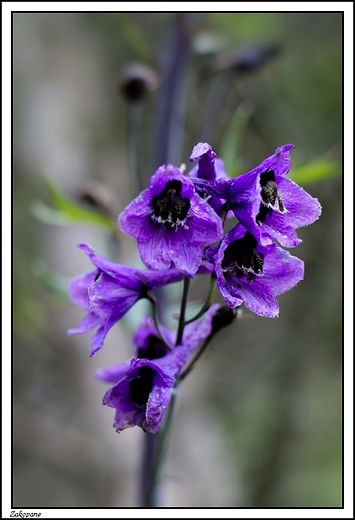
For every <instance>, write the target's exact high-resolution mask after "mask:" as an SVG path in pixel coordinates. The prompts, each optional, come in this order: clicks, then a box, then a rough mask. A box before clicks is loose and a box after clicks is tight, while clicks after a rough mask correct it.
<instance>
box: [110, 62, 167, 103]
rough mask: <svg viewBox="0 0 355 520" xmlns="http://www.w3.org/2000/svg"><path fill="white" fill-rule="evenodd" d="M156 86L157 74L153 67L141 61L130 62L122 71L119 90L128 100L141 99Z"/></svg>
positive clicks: (136, 100)
mask: <svg viewBox="0 0 355 520" xmlns="http://www.w3.org/2000/svg"><path fill="white" fill-rule="evenodd" d="M157 86H158V76H157V74H156V73H155V72H154V70H153V69H151V68H150V67H147V66H146V65H143V64H141V63H131V64H130V65H128V66H127V67H126V68H125V69H124V70H123V72H122V75H121V78H120V82H119V90H120V91H121V93H122V94H123V96H124V97H125V98H126V99H127V101H128V102H130V103H131V102H132V103H134V102H138V101H142V100H143V99H144V98H145V97H146V95H147V94H148V93H149V92H152V91H153V90H155V89H156V88H157Z"/></svg>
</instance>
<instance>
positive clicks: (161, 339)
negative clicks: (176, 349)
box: [147, 294, 172, 350]
mask: <svg viewBox="0 0 355 520" xmlns="http://www.w3.org/2000/svg"><path fill="white" fill-rule="evenodd" d="M147 298H148V300H149V301H150V303H151V304H152V310H153V313H152V314H153V321H154V326H155V329H156V331H157V335H158V338H159V339H160V341H162V343H164V345H165V346H166V348H167V349H168V350H172V347H171V346H170V345H168V344H167V343H166V341H165V339H164V338H163V335H162V333H161V332H160V328H159V322H158V309H157V302H156V301H155V299H154V297H153V296H152V295H151V294H148V295H147Z"/></svg>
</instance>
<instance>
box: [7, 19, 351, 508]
mask: <svg viewBox="0 0 355 520" xmlns="http://www.w3.org/2000/svg"><path fill="white" fill-rule="evenodd" d="M174 17H175V14H174V13H16V14H14V17H13V79H14V84H13V86H14V141H13V142H14V171H13V173H14V175H13V187H14V220H13V223H14V250H13V251H14V274H15V277H14V356H13V360H14V363H13V369H14V379H13V381H14V385H13V398H14V403H13V417H14V418H13V435H14V445H13V447H14V458H13V463H14V465H13V506H14V507H21V508H26V507H36V508H40V507H65V506H67V507H93V506H107V507H135V506H136V504H137V482H138V475H139V463H140V455H141V446H142V438H143V436H144V433H143V432H142V431H141V430H139V429H138V428H137V429H131V430H126V431H124V432H123V433H121V434H120V435H117V433H115V431H114V429H113V428H112V421H113V410H111V409H109V408H106V407H103V406H102V405H101V399H102V395H103V393H104V391H105V386H104V385H103V384H102V383H100V382H97V381H95V380H94V379H93V377H92V373H93V371H94V370H95V369H97V368H99V367H102V366H105V365H106V364H109V363H113V362H119V361H123V360H124V359H125V358H126V357H127V356H129V355H130V349H131V344H130V337H131V333H132V330H134V327H135V325H136V323H137V321H138V319H139V316H140V313H141V312H142V311H143V310H144V305H143V304H141V303H139V304H138V305H137V306H136V307H134V308H133V309H132V311H131V312H130V314H129V316H127V319H124V320H122V322H120V323H119V324H117V325H116V326H115V328H114V330H112V331H111V332H110V333H109V335H108V338H107V341H106V344H105V347H104V349H103V350H102V351H101V352H99V353H98V354H97V355H96V356H95V357H94V358H93V359H90V358H89V350H90V346H89V341H90V335H85V336H71V337H68V336H67V335H66V330H67V329H68V328H71V327H75V326H76V325H77V324H78V322H79V320H80V319H81V318H82V317H83V315H84V313H83V312H82V311H81V310H80V309H77V308H76V307H75V306H74V305H73V304H71V303H70V302H69V301H68V300H67V299H66V298H65V296H63V295H61V294H59V293H57V292H56V291H54V290H51V289H50V288H49V287H48V285H47V286H46V285H45V283H43V281H42V280H41V276H39V273H40V274H41V275H42V278H43V273H44V272H46V269H47V268H48V269H49V270H50V271H51V272H53V273H56V275H57V278H56V280H57V281H58V283H60V282H61V280H62V279H63V284H64V285H66V284H67V281H68V280H69V279H70V277H73V276H77V275H79V274H81V273H82V272H85V271H88V270H90V269H91V266H90V263H89V261H88V260H87V259H86V257H85V255H84V254H83V253H82V252H81V251H79V250H78V249H76V247H75V245H76V244H77V243H79V242H87V243H89V244H90V245H92V247H94V248H95V250H96V251H97V252H101V253H102V254H106V253H107V251H108V248H109V247H110V237H109V236H108V235H107V233H106V232H103V231H102V230H100V229H99V228H94V227H90V226H87V225H79V224H77V225H72V226H50V225H46V224H45V223H43V222H41V221H39V220H38V219H36V218H35V216H34V214H33V210H32V208H33V204H34V202H35V201H39V200H41V201H45V202H46V203H49V202H48V195H47V193H46V191H45V188H44V185H43V181H42V179H43V178H47V179H49V180H51V181H52V182H53V183H55V184H56V185H57V186H58V187H60V188H61V190H63V191H64V192H65V193H66V194H67V195H69V196H70V197H72V198H73V199H76V200H78V198H79V194H80V191H81V190H82V189H83V186H85V185H86V183H87V182H88V181H92V180H96V181H99V182H101V183H103V184H104V185H106V186H108V187H109V191H110V193H111V194H112V196H113V205H114V209H115V211H116V213H117V214H118V213H119V212H120V211H121V210H122V209H123V208H124V207H125V205H126V204H127V203H128V202H129V201H130V200H131V198H132V197H133V196H134V195H135V192H134V184H133V181H134V179H133V178H132V174H131V173H130V169H129V166H130V165H129V159H128V157H129V153H128V144H127V127H128V122H127V114H128V108H127V104H126V101H125V100H124V99H123V98H122V96H120V95H119V93H118V89H117V84H118V78H119V71H120V70H122V68H123V67H124V66H125V65H126V64H127V63H129V62H131V61H140V62H144V63H146V64H148V65H150V66H151V67H153V68H156V67H157V66H158V56H159V53H160V50H161V49H162V48H163V47H164V45H165V42H166V39H167V37H168V35H169V27H170V24H171V23H172V22H173V19H174ZM194 23H195V25H194V33H193V38H192V46H193V52H192V55H191V60H190V65H189V75H188V84H187V88H186V94H187V100H186V101H187V106H188V110H187V116H186V121H185V123H186V130H185V132H184V143H183V154H182V157H181V160H182V161H187V159H188V156H189V154H190V152H191V150H192V148H193V146H194V145H195V144H196V143H197V142H198V141H199V140H200V138H201V135H202V133H201V132H202V130H201V128H202V126H203V121H204V120H205V119H204V118H205V117H206V113H207V111H208V110H210V108H211V104H213V99H214V92H215V91H214V90H213V89H218V88H220V87H219V86H218V84H217V80H215V78H214V77H209V76H208V75H207V76H206V75H205V72H206V70H207V69H208V65H209V64H210V63H211V62H210V59H211V56H212V54H213V53H219V52H221V51H223V50H232V49H234V48H238V49H239V48H240V47H241V46H244V45H247V44H249V45H250V44H253V45H254V44H258V45H263V46H269V45H271V46H274V45H276V46H277V48H278V50H279V52H278V53H277V55H275V56H274V58H273V59H272V60H270V62H267V63H265V64H264V66H262V67H260V70H259V68H258V70H257V71H255V72H254V73H253V74H248V73H246V74H244V73H241V74H237V75H236V74H234V73H233V72H232V73H231V74H230V76H228V81H229V83H228V85H227V86H228V88H227V90H226V97H225V98H224V99H225V102H224V103H223V104H222V105H221V106H220V107H219V109H218V113H217V116H218V119H216V120H215V121H216V123H215V127H214V128H213V132H210V134H211V139H210V140H209V142H210V144H211V145H212V147H213V149H214V150H215V151H216V152H217V154H218V155H220V156H221V157H222V151H223V150H224V149H226V147H225V143H226V139H227V134H228V132H227V130H226V129H227V128H230V126H229V125H230V124H231V120H232V118H231V114H232V115H234V114H235V113H237V111H238V110H239V112H238V114H239V115H240V118H239V119H238V116H237V118H236V121H237V123H236V125H237V126H236V144H235V146H236V149H237V151H238V172H239V173H242V172H243V171H247V170H248V169H250V168H252V167H254V166H256V165H257V164H259V162H260V161H261V160H262V159H263V158H265V157H267V156H268V155H271V154H272V153H273V152H274V150H275V148H276V147H277V146H280V145H282V144H285V143H288V142H291V143H293V144H294V145H295V148H294V150H293V151H292V152H291V154H292V155H291V157H292V161H293V164H295V165H297V164H301V163H306V162H311V161H314V160H317V159H319V158H320V157H324V158H326V159H327V160H328V159H329V160H332V161H340V160H341V147H342V145H341V138H342V136H341V127H342V119H341V115H342V114H341V107H342V98H341V92H342V83H341V78H342V69H341V66H342V15H341V14H340V13H205V14H201V16H199V17H198V19H197V20H196V21H195V22H194ZM206 68H207V69H206ZM159 92H160V90H159V88H158V89H157V90H156V91H155V92H154V93H152V94H151V95H150V96H149V97H148V99H147V101H146V103H145V106H144V107H143V112H142V113H143V127H144V133H143V144H142V146H143V152H142V155H141V157H140V159H141V161H142V163H143V166H144V168H143V170H144V175H145V177H146V179H147V178H148V177H149V176H150V175H151V174H152V173H153V171H151V158H150V155H149V154H150V150H151V146H152V145H151V133H152V131H151V128H152V125H153V124H154V113H155V106H156V105H155V102H156V99H157V96H159ZM238 121H240V122H241V123H240V125H239V126H238ZM205 130H206V129H205ZM209 130H211V128H209ZM145 165H146V166H145ZM338 173H339V175H336V176H333V177H332V178H328V179H326V180H322V181H319V182H313V183H309V184H307V185H304V188H305V189H306V190H307V191H309V192H310V193H311V194H312V195H313V196H315V197H317V198H318V199H319V200H320V202H321V204H322V206H323V214H322V216H321V218H320V220H319V221H317V222H316V223H315V224H313V225H312V226H311V227H309V228H305V229H302V230H300V231H299V236H300V237H301V238H302V239H303V243H302V244H301V245H300V246H299V247H298V248H297V249H296V250H295V251H293V252H292V253H293V254H295V255H297V256H299V257H300V258H302V259H303V260H304V261H305V265H306V275H305V280H304V281H303V282H301V283H300V284H299V285H298V286H297V287H296V288H294V289H293V290H292V291H290V292H289V293H287V294H285V295H283V296H281V297H280V298H279V302H280V318H278V319H275V320H267V319H262V318H259V317H256V316H254V317H250V319H249V318H244V319H242V320H240V321H238V323H237V324H234V325H233V326H232V327H231V328H229V329H228V330H225V331H223V332H222V333H221V335H220V340H219V341H217V340H216V341H215V345H216V348H215V349H214V350H213V351H212V352H211V354H210V355H209V357H208V359H207V360H206V361H205V362H204V363H202V364H201V365H200V366H199V367H198V368H197V369H196V370H195V371H194V373H193V374H192V375H191V376H190V377H189V378H187V380H186V382H185V384H184V385H183V386H182V392H181V396H180V403H179V408H178V412H177V416H176V418H175V424H174V427H173V434H172V438H171V443H170V449H169V453H168V459H167V463H166V469H165V474H164V481H163V485H162V491H163V500H162V505H163V506H170V507H179V506H191V507H213V506H216V507H228V506H229V507H255V506H257V507H289V506H293V507H339V506H341V496H342V481H341V474H342V467H341V450H342V444H341V439H342V431H341V421H342V417H341V410H342V400H341V391H342V381H341V374H342V366H341V360H342V253H341V252H342V243H341V236H342V220H341V219H342V192H341V189H342V182H341V177H340V171H339V172H338ZM112 250H113V248H112V246H111V251H112ZM115 258H116V260H117V261H120V262H122V263H131V262H136V261H137V260H136V247H135V244H134V242H133V240H131V239H130V238H128V237H125V236H122V235H120V236H119V245H118V248H117V251H116V256H115ZM43 266H45V267H43ZM205 290H206V288H205V287H202V286H201V284H200V285H199V284H197V286H196V288H195V291H196V297H203V295H204V294H205ZM174 296H176V298H178V297H179V290H178V289H177V290H176V291H175V292H174ZM245 314H248V313H245Z"/></svg>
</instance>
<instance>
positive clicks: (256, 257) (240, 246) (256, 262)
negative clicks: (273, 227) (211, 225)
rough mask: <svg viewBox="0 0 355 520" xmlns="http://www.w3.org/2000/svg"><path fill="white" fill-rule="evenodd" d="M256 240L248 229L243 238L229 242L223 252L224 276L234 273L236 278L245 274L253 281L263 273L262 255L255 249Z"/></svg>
mask: <svg viewBox="0 0 355 520" xmlns="http://www.w3.org/2000/svg"><path fill="white" fill-rule="evenodd" d="M256 246H257V241H256V239H255V237H253V235H252V234H251V233H249V231H247V232H246V233H245V235H244V237H243V238H240V239H238V240H235V241H234V242H231V243H230V244H229V246H228V247H227V248H226V250H225V252H224V258H223V261H222V270H223V272H224V276H225V277H226V276H228V274H231V273H232V274H235V275H236V276H237V277H238V278H243V277H244V276H245V275H246V276H247V279H248V281H250V282H251V281H253V280H254V278H255V276H261V275H262V274H263V265H264V255H263V254H261V253H257V251H256Z"/></svg>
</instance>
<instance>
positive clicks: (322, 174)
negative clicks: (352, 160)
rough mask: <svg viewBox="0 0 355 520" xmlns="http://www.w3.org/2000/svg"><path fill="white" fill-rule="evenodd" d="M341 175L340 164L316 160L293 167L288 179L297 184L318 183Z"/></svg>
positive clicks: (327, 160) (326, 160)
mask: <svg viewBox="0 0 355 520" xmlns="http://www.w3.org/2000/svg"><path fill="white" fill-rule="evenodd" d="M340 174H341V163H340V162H337V161H331V160H329V159H317V160H316V161H313V162H311V163H307V164H303V165H300V166H293V167H292V168H291V171H290V173H289V177H290V179H292V180H293V181H294V182H297V184H301V185H304V184H308V183H311V182H319V181H323V180H324V179H329V178H332V177H337V176H338V175H340Z"/></svg>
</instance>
